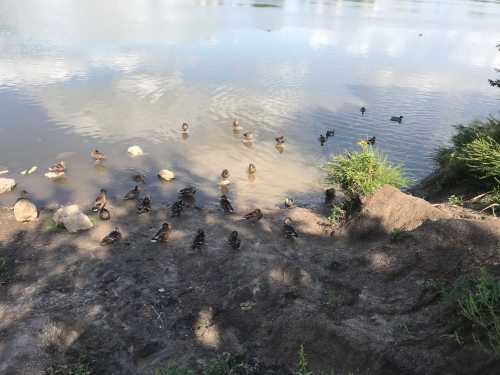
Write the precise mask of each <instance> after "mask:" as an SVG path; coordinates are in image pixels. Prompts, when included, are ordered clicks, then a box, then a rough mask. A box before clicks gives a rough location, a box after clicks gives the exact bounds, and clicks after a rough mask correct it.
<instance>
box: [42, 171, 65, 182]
mask: <svg viewBox="0 0 500 375" xmlns="http://www.w3.org/2000/svg"><path fill="white" fill-rule="evenodd" d="M45 177H47V178H49V179H51V180H56V179H58V178H61V177H64V172H47V173H45Z"/></svg>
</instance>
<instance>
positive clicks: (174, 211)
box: [170, 200, 184, 217]
mask: <svg viewBox="0 0 500 375" xmlns="http://www.w3.org/2000/svg"><path fill="white" fill-rule="evenodd" d="M183 210H184V202H183V201H182V200H178V201H177V202H175V203H174V204H173V205H172V207H171V208H170V215H171V216H172V217H179V216H181V214H182V211H183Z"/></svg>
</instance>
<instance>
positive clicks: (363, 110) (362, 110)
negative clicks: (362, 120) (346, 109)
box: [359, 107, 366, 116]
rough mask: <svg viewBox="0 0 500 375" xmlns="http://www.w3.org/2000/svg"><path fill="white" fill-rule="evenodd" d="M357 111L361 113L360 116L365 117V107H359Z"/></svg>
mask: <svg viewBox="0 0 500 375" xmlns="http://www.w3.org/2000/svg"><path fill="white" fill-rule="evenodd" d="M359 111H360V112H361V116H364V115H365V112H366V108H365V107H361V108H360V109H359Z"/></svg>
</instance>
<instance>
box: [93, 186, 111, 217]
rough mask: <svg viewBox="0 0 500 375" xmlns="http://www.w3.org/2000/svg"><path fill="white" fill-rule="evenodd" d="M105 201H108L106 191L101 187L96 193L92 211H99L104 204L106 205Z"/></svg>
mask: <svg viewBox="0 0 500 375" xmlns="http://www.w3.org/2000/svg"><path fill="white" fill-rule="evenodd" d="M106 203H108V193H107V192H106V190H105V189H101V191H100V192H99V194H98V195H97V198H96V199H95V201H94V206H93V207H92V211H94V212H99V211H100V210H101V209H103V208H104V206H106Z"/></svg>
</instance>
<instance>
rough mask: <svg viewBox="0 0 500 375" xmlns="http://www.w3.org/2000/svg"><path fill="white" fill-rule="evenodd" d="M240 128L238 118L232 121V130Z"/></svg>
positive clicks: (235, 130) (236, 130)
mask: <svg viewBox="0 0 500 375" xmlns="http://www.w3.org/2000/svg"><path fill="white" fill-rule="evenodd" d="M240 130H241V126H240V122H239V121H238V120H234V121H233V131H234V132H236V133H237V132H239V131H240Z"/></svg>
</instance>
